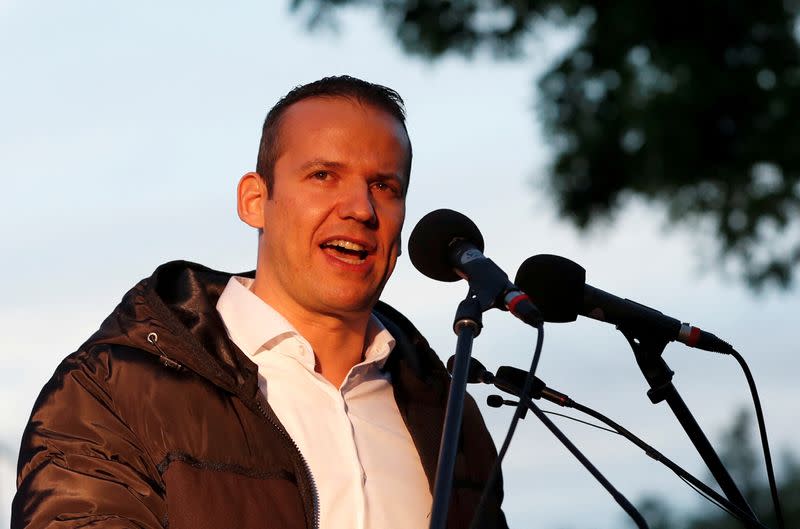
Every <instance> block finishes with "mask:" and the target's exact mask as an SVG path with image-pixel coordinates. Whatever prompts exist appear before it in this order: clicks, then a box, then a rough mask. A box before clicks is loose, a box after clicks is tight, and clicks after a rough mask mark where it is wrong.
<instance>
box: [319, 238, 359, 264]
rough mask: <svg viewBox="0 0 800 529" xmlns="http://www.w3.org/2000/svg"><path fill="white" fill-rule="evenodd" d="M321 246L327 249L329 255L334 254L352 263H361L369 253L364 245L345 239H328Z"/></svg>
mask: <svg viewBox="0 0 800 529" xmlns="http://www.w3.org/2000/svg"><path fill="white" fill-rule="evenodd" d="M320 248H322V249H323V250H327V251H328V253H329V255H333V256H334V257H336V258H337V259H339V260H340V261H344V262H345V263H350V264H361V263H363V262H364V261H365V260H366V259H367V255H369V251H368V250H367V249H366V248H365V247H364V246H362V245H360V244H358V243H355V242H352V241H345V240H344V239H334V240H332V241H327V242H325V243H322V244H320Z"/></svg>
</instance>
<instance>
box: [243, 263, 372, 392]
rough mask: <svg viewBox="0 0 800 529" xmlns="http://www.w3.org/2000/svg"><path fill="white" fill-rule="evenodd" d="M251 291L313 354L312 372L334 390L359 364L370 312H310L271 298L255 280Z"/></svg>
mask: <svg viewBox="0 0 800 529" xmlns="http://www.w3.org/2000/svg"><path fill="white" fill-rule="evenodd" d="M251 288H252V290H253V293H254V294H256V295H257V296H258V297H259V298H261V299H262V300H264V302H266V303H267V304H269V305H270V306H271V307H272V308H274V309H275V310H276V311H278V312H279V313H280V314H281V315H282V316H283V317H284V318H286V320H287V321H288V322H289V323H291V324H292V326H293V327H294V328H295V329H297V332H299V333H300V334H301V335H302V336H303V338H305V339H306V340H308V343H310V344H311V347H312V348H313V350H314V356H315V358H316V367H315V369H316V371H317V372H318V373H320V374H321V375H322V376H323V377H325V378H326V379H327V380H328V381H329V382H330V383H331V384H333V385H334V386H336V387H337V388H338V387H340V386H341V384H342V381H344V379H345V377H346V376H347V374H348V373H349V372H350V369H352V367H353V366H355V365H356V364H358V363H360V362H361V361H362V360H363V358H364V351H365V349H366V346H367V344H366V340H367V332H368V327H369V320H370V317H371V311H360V312H356V313H346V314H329V313H324V312H310V311H308V310H306V309H305V308H304V307H302V306H299V305H298V304H296V303H293V302H291V300H283V299H280V298H276V296H273V295H271V293H270V292H269V291H266V290H267V289H264V288H263V285H260V284H259V282H258V278H256V281H255V282H254V283H253V285H252V287H251Z"/></svg>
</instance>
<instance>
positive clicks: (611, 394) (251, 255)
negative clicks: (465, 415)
mask: <svg viewBox="0 0 800 529" xmlns="http://www.w3.org/2000/svg"><path fill="white" fill-rule="evenodd" d="M570 38H571V37H570V35H569V34H568V33H559V32H555V31H542V32H540V33H539V34H538V35H536V36H533V37H531V40H530V42H529V43H528V45H527V46H526V49H527V56H526V57H525V58H524V60H522V61H519V62H508V63H501V64H497V63H493V62H492V61H490V60H489V59H488V58H486V57H481V56H479V57H478V58H477V59H475V60H474V61H471V62H470V61H465V60H462V59H459V58H454V57H451V58H446V59H444V60H442V61H440V62H437V63H426V62H423V61H419V60H415V59H410V58H408V57H406V56H404V55H403V54H402V53H401V52H400V51H399V49H398V48H397V47H396V46H395V44H394V42H393V41H392V40H391V38H390V36H389V33H388V32H387V31H385V27H384V26H383V22H382V21H381V20H380V19H379V18H378V16H377V14H376V13H375V12H373V11H369V10H368V11H363V12H362V11H353V10H349V11H346V12H345V16H344V17H343V18H342V24H341V31H340V32H339V33H338V34H337V33H333V32H330V31H325V30H321V29H316V30H313V31H310V32H309V31H307V30H306V28H305V25H304V21H303V19H302V17H297V16H290V15H289V13H288V10H287V8H286V3H284V2H280V1H275V2H241V3H239V4H237V6H236V7H235V8H233V7H230V6H229V5H224V4H222V3H210V2H170V3H169V5H165V4H164V3H160V2H152V1H150V2H147V1H145V2H139V3H137V4H136V5H135V7H133V5H132V4H131V5H129V6H120V5H119V4H116V5H113V4H111V3H107V2H100V1H84V2H77V3H60V2H53V1H28V2H22V1H20V0H0V71H2V72H3V81H2V83H0V178H2V181H3V183H4V187H5V189H6V192H5V193H3V195H2V198H1V199H0V200H2V208H0V220H2V222H0V237H1V238H2V244H3V248H4V251H3V257H4V259H2V261H0V277H2V290H3V292H4V294H5V295H4V296H3V297H2V299H0V325H2V329H0V330H1V331H2V336H3V339H2V348H1V349H0V355H2V358H3V370H2V371H1V372H0V402H2V406H0V443H2V446H3V448H2V449H0V502H2V503H0V523H2V524H4V525H7V520H5V519H4V518H3V517H4V516H7V514H6V513H7V512H8V506H9V504H10V500H11V495H12V494H13V477H12V474H13V472H12V470H11V468H12V467H13V464H12V463H11V462H10V461H11V460H14V459H15V458H16V450H17V447H18V443H19V438H20V435H21V431H22V428H23V426H24V423H25V421H26V419H27V416H28V414H29V412H30V408H31V406H32V404H33V400H34V399H35V397H36V394H37V393H38V391H39V389H40V387H41V386H42V384H43V383H44V382H45V381H46V380H47V378H48V377H49V376H50V374H51V373H52V372H53V370H54V369H55V367H56V365H57V364H58V362H59V361H60V359H61V358H62V357H63V356H65V355H66V354H68V353H69V352H71V351H73V350H74V349H75V348H76V347H77V346H78V345H80V343H81V342H82V341H83V340H84V339H85V338H86V337H88V336H89V335H90V334H91V333H92V332H93V331H94V330H95V329H96V327H97V325H98V324H99V323H100V321H101V320H102V319H103V317H104V316H105V315H106V314H107V313H108V312H110V311H111V309H113V307H114V305H115V304H116V303H117V301H118V300H119V299H120V298H121V296H122V294H123V293H124V292H125V291H126V290H127V289H128V288H130V286H132V285H133V284H134V283H135V282H136V281H137V280H138V279H140V278H142V277H145V276H148V275H149V274H150V273H151V271H152V269H153V268H155V267H156V266H157V265H158V264H160V263H162V262H164V261H168V260H171V259H179V258H180V259H189V260H194V261H198V262H202V263H204V264H206V265H208V266H211V267H215V268H219V269H225V270H230V271H240V270H245V269H250V268H252V267H253V266H254V263H255V243H256V234H255V232H254V231H253V230H252V229H250V228H248V227H246V226H245V225H243V224H242V223H241V222H240V221H239V220H238V218H237V217H236V214H235V197H234V190H235V185H236V182H237V181H238V178H239V177H240V176H241V174H243V173H244V172H247V171H249V170H252V169H253V168H254V164H255V158H256V152H257V145H258V139H259V131H260V126H261V122H262V120H263V118H264V115H265V113H266V111H267V109H268V108H269V107H270V106H271V105H272V104H273V103H274V102H275V101H276V100H277V99H278V98H279V97H280V96H281V95H283V94H284V93H285V92H286V91H288V90H289V89H290V88H291V87H293V86H294V85H297V84H300V83H303V82H308V81H311V80H314V79H317V78H320V77H323V76H325V75H330V74H340V73H348V74H351V75H356V76H359V77H363V78H366V79H368V80H371V81H375V82H380V83H383V84H386V85H389V86H391V87H393V88H395V89H397V90H398V91H399V92H400V93H401V94H402V95H403V97H404V98H405V100H406V103H407V107H408V114H409V121H408V125H409V131H410V134H411V138H412V141H413V143H414V153H415V159H414V168H413V176H412V183H411V190H410V193H409V196H408V214H407V224H406V229H405V230H404V238H405V239H406V241H407V237H408V234H409V233H410V231H411V227H413V225H414V224H415V223H416V221H417V220H418V219H419V218H420V217H422V216H423V215H424V214H425V213H427V212H428V211H430V210H433V209H437V208H440V207H449V208H452V209H456V210H459V211H462V212H464V213H465V214H467V215H469V216H470V217H471V218H473V219H474V220H475V222H476V223H477V225H478V226H479V227H480V228H481V230H482V232H483V234H484V238H485V240H486V253H487V255H489V256H490V257H492V258H493V259H494V260H495V261H496V262H497V263H498V264H499V265H500V266H502V267H503V268H504V269H505V270H506V271H507V272H508V273H509V275H512V276H513V274H514V273H515V271H516V269H517V267H518V266H519V264H520V263H521V262H522V261H523V260H524V259H525V258H527V257H528V256H530V255H533V254H537V253H556V254H560V255H564V256H566V257H569V258H571V259H573V260H575V261H577V262H578V263H580V264H582V265H583V266H584V267H586V269H587V281H588V282H589V283H591V284H593V285H594V286H597V287H599V288H603V289H605V290H608V291H611V292H614V293H616V294H618V295H621V296H623V297H630V298H633V299H635V300H637V301H640V302H642V303H645V304H647V305H650V306H652V307H655V308H658V309H660V310H662V311H664V312H666V313H668V314H671V315H673V316H675V317H677V318H680V319H683V320H685V321H691V322H692V323H695V324H697V325H700V326H703V327H704V328H707V329H709V330H711V331H713V332H715V333H717V334H718V335H719V336H721V337H723V338H725V339H727V340H728V341H730V342H731V343H733V344H734V345H735V346H736V347H737V348H738V349H739V350H740V352H741V353H742V354H743V355H744V356H745V357H746V358H747V359H748V361H749V363H750V365H751V369H752V370H753V373H754V375H755V377H756V380H757V382H758V384H759V388H760V390H761V395H762V400H763V402H764V406H765V413H766V418H767V426H768V428H769V431H770V435H771V439H772V440H773V448H774V449H775V450H777V451H780V448H781V447H789V446H796V445H797V442H798V440H800V439H799V437H800V436H799V435H798V434H800V431H798V429H797V426H796V424H795V420H796V412H795V410H794V406H795V403H796V402H798V398H800V389H798V386H797V384H796V382H795V379H796V369H797V367H798V360H797V354H796V353H797V346H796V340H797V338H798V332H797V321H798V320H797V312H798V309H800V301H798V296H797V291H796V290H795V291H791V292H788V293H783V294H778V293H774V292H767V293H766V294H765V295H762V296H760V297H754V296H753V295H752V294H751V293H749V292H748V291H746V290H745V289H744V288H743V287H742V286H741V285H740V284H739V283H738V282H737V281H736V280H735V279H732V278H731V277H726V276H724V275H722V274H720V273H719V272H718V270H717V268H715V267H714V266H711V265H710V262H711V261H710V259H709V257H708V256H705V257H703V256H698V255H697V252H698V251H697V248H699V247H700V245H701V243H702V242H703V240H704V239H703V236H702V234H697V233H692V234H690V233H687V232H685V231H679V232H669V231H666V230H665V229H664V215H663V212H662V211H660V210H659V209H658V208H653V207H648V206H646V205H644V204H641V203H638V202H635V201H633V202H631V203H630V205H629V207H627V208H626V210H625V211H624V212H623V214H621V215H620V217H619V218H618V219H617V221H616V222H615V223H613V224H611V225H609V226H604V227H599V228H597V229H594V230H593V231H592V232H591V233H589V234H586V235H580V234H577V233H576V232H575V231H574V230H573V229H572V228H570V227H569V225H567V224H566V223H565V222H563V221H561V220H559V219H558V218H557V216H556V215H555V213H554V208H553V207H552V204H551V203H550V200H549V198H548V196H547V195H546V194H545V193H544V190H543V185H542V182H543V180H544V176H545V175H546V171H547V162H548V156H549V151H548V149H547V147H546V143H545V142H544V140H543V138H542V136H541V132H540V131H539V130H538V128H537V125H536V121H535V113H534V112H533V111H534V93H533V90H532V86H533V84H532V83H533V81H534V80H535V76H536V74H537V72H540V71H542V69H543V68H544V67H546V65H547V64H548V61H549V60H552V59H553V57H555V56H557V54H558V53H561V52H563V50H564V49H565V48H566V47H567V46H568V44H569V42H570ZM9 190H10V191H9ZM706 246H708V245H706ZM465 289H466V286H465V285H464V284H461V283H456V284H443V283H436V282H434V281H432V280H430V279H427V278H425V277H424V276H422V275H420V274H419V273H418V272H416V271H415V270H414V269H413V267H412V266H411V264H410V263H409V262H408V260H407V256H404V257H403V258H401V261H400V262H399V264H398V267H397V270H396V272H395V276H394V277H393V279H392V280H391V281H390V284H389V286H388V287H387V289H386V291H385V293H384V300H386V301H387V302H389V303H391V304H393V305H395V306H396V307H397V308H399V309H401V310H402V311H403V312H405V313H406V314H408V315H409V316H410V317H411V318H412V319H413V320H414V321H415V323H416V324H417V325H418V327H419V328H420V329H421V330H422V331H423V332H424V333H425V334H426V335H427V336H428V337H429V339H430V341H431V343H432V345H433V346H434V348H435V349H437V351H439V354H440V356H442V358H447V357H448V356H449V355H450V354H451V352H452V350H453V347H454V345H455V336H454V335H453V334H452V331H451V330H450V325H451V320H452V315H453V312H454V310H455V307H456V305H457V303H458V301H459V300H460V299H461V298H462V297H463V295H464V294H465ZM534 338H535V337H534V335H533V333H532V332H531V331H529V330H528V329H526V328H525V327H524V326H523V325H522V324H521V323H520V322H518V321H516V320H514V319H513V318H511V317H509V316H508V315H507V314H504V313H489V314H487V315H486V318H485V330H484V332H483V333H482V334H481V336H480V337H479V338H478V340H477V341H476V343H475V347H474V355H475V356H476V357H477V358H479V359H480V360H481V361H482V362H483V363H484V364H486V365H487V367H490V368H492V369H495V368H496V367H497V366H499V365H502V364H511V365H516V366H518V367H523V366H527V365H528V364H529V362H530V355H531V353H532V347H533V344H534ZM666 359H667V362H668V363H669V364H670V365H671V367H672V368H673V369H674V370H675V371H676V377H675V384H676V386H677V387H678V389H679V390H680V391H681V392H682V394H683V396H684V399H685V400H686V401H687V403H688V404H689V406H690V407H691V408H692V410H693V411H694V412H695V415H696V417H697V419H698V421H699V422H700V423H701V425H702V426H703V427H704V428H705V430H706V432H707V433H708V435H709V437H710V438H711V440H712V442H714V441H715V439H718V438H719V432H720V431H721V429H722V428H724V426H725V425H727V424H728V423H729V421H730V420H731V418H732V417H733V415H734V413H735V411H736V410H737V409H738V408H740V407H742V406H749V402H750V401H749V395H748V393H747V390H746V384H745V381H744V378H743V377H742V375H741V373H740V372H739V370H738V367H737V366H736V364H735V362H734V361H733V359H731V358H725V357H720V356H717V355H713V354H711V353H704V352H699V351H695V350H690V349H686V348H683V347H681V346H678V345H671V346H670V347H668V348H667V352H666ZM538 374H539V376H540V377H541V378H542V379H544V380H545V381H546V382H547V383H548V384H550V385H551V386H553V387H556V388H558V389H561V390H562V391H564V392H566V393H568V394H570V395H571V396H572V397H573V398H575V399H576V400H579V401H581V402H583V403H585V404H588V405H591V406H594V407H596V408H597V409H599V410H600V411H603V412H605V413H607V414H608V415H610V416H611V417H613V418H615V419H617V420H618V421H619V422H621V423H622V424H624V425H626V426H627V427H628V428H629V429H631V430H632V431H634V432H637V433H639V434H641V435H642V436H643V437H644V438H645V439H646V440H648V441H650V442H651V443H652V444H653V445H655V446H656V447H657V448H659V449H661V450H662V451H663V452H664V453H666V454H667V455H668V456H669V457H671V458H673V459H674V460H676V461H677V462H679V463H681V464H683V465H685V466H686V467H687V468H688V469H690V470H691V471H693V472H695V473H696V474H698V475H700V476H702V475H704V473H703V470H702V467H701V463H700V460H699V458H698V457H697V455H696V454H695V453H694V452H693V449H692V448H691V446H690V445H689V443H688V441H687V440H686V437H685V435H684V434H683V432H682V431H681V430H680V428H679V426H678V425H677V422H676V421H675V419H674V417H672V416H671V414H670V413H669V411H668V410H667V409H666V407H665V406H664V405H659V406H653V405H652V404H650V403H649V401H648V400H647V397H646V396H645V391H646V389H647V388H646V385H645V383H644V380H643V379H642V377H641V375H640V374H639V372H638V371H637V368H636V365H635V362H634V360H633V356H632V353H631V352H630V351H629V350H628V347H627V344H626V342H625V341H624V339H623V338H622V336H621V335H619V334H618V333H617V332H616V331H615V330H614V329H613V327H611V326H608V325H603V324H601V323H597V322H593V321H579V322H576V323H574V324H569V325H567V324H563V325H549V326H547V327H546V336H545V343H544V352H543V356H542V362H541V364H540V369H539V372H538ZM489 393H490V392H488V391H485V390H484V389H482V388H478V389H475V391H474V394H475V395H476V397H478V399H479V400H483V399H484V398H485V396H486V395H487V394H489ZM511 413H512V411H511V410H510V409H503V410H493V409H490V408H486V407H484V415H485V417H486V420H487V423H488V424H489V426H490V429H491V431H492V433H493V435H494V436H495V439H498V440H499V439H501V438H502V436H503V435H504V433H505V428H506V426H507V423H508V420H509V419H510V416H511ZM558 424H560V425H562V427H563V429H564V430H565V431H566V432H567V433H568V434H569V435H570V436H571V437H572V439H573V441H574V442H575V443H576V444H577V445H578V446H579V447H580V448H582V449H584V450H585V452H586V454H587V455H588V456H589V457H590V458H591V459H592V460H593V461H594V462H595V464H596V465H597V466H598V467H599V468H600V469H601V470H602V471H603V472H604V473H606V475H607V477H609V479H611V481H612V482H613V483H615V485H616V486H617V487H618V488H619V489H620V490H621V491H622V492H623V493H624V494H626V495H627V496H628V497H629V498H630V499H631V500H632V501H633V502H634V503H636V500H637V499H638V498H640V497H641V495H642V494H644V493H651V494H657V495H661V496H663V497H665V498H668V499H670V500H672V501H674V502H676V503H677V504H680V505H685V506H692V505H695V504H696V503H697V502H699V500H697V499H696V497H695V495H694V494H693V493H691V492H690V491H689V490H688V489H687V488H686V487H685V486H684V485H683V484H682V483H681V482H680V481H679V480H678V479H677V478H674V477H673V476H672V475H671V474H670V473H669V472H668V471H667V470H662V469H661V468H660V467H658V466H657V465H656V464H655V463H652V462H651V461H650V460H649V459H648V458H646V457H645V456H644V455H640V453H639V452H638V451H637V449H635V448H634V447H631V446H628V445H626V444H624V443H623V442H622V441H621V440H620V439H617V438H616V437H612V436H609V435H606V434H603V433H601V432H596V431H594V430H589V429H587V428H586V427H583V426H578V425H573V424H570V423H564V422H563V421H558ZM506 491H507V492H506V498H507V499H506V502H505V509H506V512H507V513H508V516H509V519H510V521H511V523H512V526H515V527H548V528H556V527H567V526H572V527H576V528H577V527H593V528H600V529H603V528H611V527H619V526H620V521H621V520H622V519H623V515H622V514H621V511H620V510H619V509H618V508H617V506H616V505H615V504H614V503H613V501H612V500H611V499H610V498H609V497H608V496H607V495H606V493H605V492H604V491H603V490H602V489H601V488H600V487H599V485H597V484H596V483H594V481H591V480H590V478H589V477H588V475H587V474H586V473H585V472H584V471H583V469H582V468H581V467H580V466H579V465H578V463H577V462H575V461H574V460H572V458H571V457H570V456H569V455H568V454H567V453H566V452H565V450H564V449H563V448H562V447H561V446H560V445H557V444H556V442H555V441H553V440H552V438H551V437H550V435H549V433H547V432H546V431H545V430H544V428H543V427H542V426H541V425H539V424H535V423H534V420H533V418H532V417H531V418H529V419H527V420H526V421H525V422H524V423H523V424H522V425H521V427H520V428H519V429H518V434H517V436H516V437H515V441H514V443H513V444H512V447H511V450H510V453H509V456H508V458H507V463H506Z"/></svg>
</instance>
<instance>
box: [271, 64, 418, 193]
mask: <svg viewBox="0 0 800 529" xmlns="http://www.w3.org/2000/svg"><path fill="white" fill-rule="evenodd" d="M312 97H341V98H348V99H354V100H356V101H358V102H360V103H364V104H367V105H371V106H373V107H375V108H377V109H380V110H383V111H385V112H387V113H388V114H390V115H391V116H393V117H394V118H396V119H397V121H399V122H400V124H401V125H402V126H403V130H404V131H405V133H406V138H408V129H406V110H405V106H404V103H403V98H402V97H400V94H398V93H397V92H396V91H394V90H392V89H391V88H389V87H386V86H383V85H379V84H375V83H370V82H367V81H363V80H361V79H358V78H356V77H351V76H349V75H337V76H333V77H325V78H323V79H320V80H319V81H314V82H313V83H308V84H304V85H300V86H297V87H295V88H293V89H292V90H291V91H290V92H289V93H288V94H286V95H285V96H283V98H281V100H280V101H278V102H277V103H276V104H275V106H274V107H272V108H271V109H270V111H269V113H268V114H267V117H266V119H265V120H264V127H263V128H262V130H261V143H260V145H259V148H258V161H257V162H256V172H257V173H258V174H259V175H261V178H263V179H264V182H265V183H266V184H267V192H268V193H269V194H270V195H271V194H272V189H273V186H274V185H275V162H276V161H277V159H278V156H279V155H280V126H281V119H282V118H283V115H284V114H285V113H286V110H287V109H288V108H289V107H290V106H292V105H293V104H295V103H297V102H298V101H302V100H303V99H309V98H312ZM410 178H411V140H410V139H408V163H407V165H406V185H405V189H404V190H403V194H405V192H406V191H407V190H408V181H409V179H410Z"/></svg>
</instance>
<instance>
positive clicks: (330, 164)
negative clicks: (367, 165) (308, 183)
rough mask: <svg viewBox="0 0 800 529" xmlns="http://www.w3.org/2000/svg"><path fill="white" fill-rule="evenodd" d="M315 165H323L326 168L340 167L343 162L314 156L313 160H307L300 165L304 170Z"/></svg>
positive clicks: (342, 165)
mask: <svg viewBox="0 0 800 529" xmlns="http://www.w3.org/2000/svg"><path fill="white" fill-rule="evenodd" d="M316 167H323V168H326V169H341V168H342V167H344V164H343V163H340V162H332V161H330V160H323V159H321V158H315V159H314V160H309V161H307V162H306V163H304V164H303V165H301V166H300V169H301V170H302V171H306V170H308V169H313V168H316Z"/></svg>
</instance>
